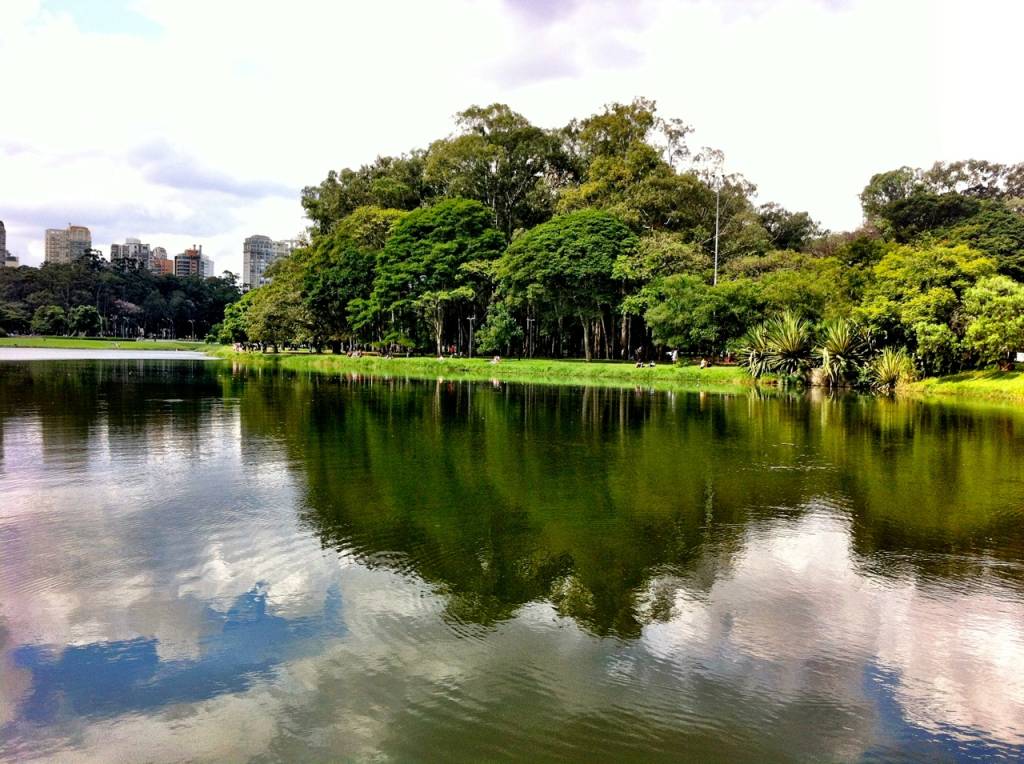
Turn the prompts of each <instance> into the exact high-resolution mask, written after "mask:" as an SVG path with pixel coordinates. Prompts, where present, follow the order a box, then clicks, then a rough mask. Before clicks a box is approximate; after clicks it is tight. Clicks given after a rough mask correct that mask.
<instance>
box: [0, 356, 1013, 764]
mask: <svg viewBox="0 0 1024 764" xmlns="http://www.w3.org/2000/svg"><path fill="white" fill-rule="evenodd" d="M505 758H507V759H529V760H548V759H579V760H591V761H592V760H595V759H601V760H607V759H634V760H680V759H692V760H701V761H714V760H728V761H744V760H746V761H768V760H803V761H821V760H829V761H860V760H885V761H890V760H901V759H903V760H921V761H924V760H927V761H943V760H991V759H1000V758H1001V759H1005V760H1008V761H1014V760H1021V759H1022V758H1024V412H1018V411H1015V410H1013V409H1011V408H974V407H966V406H955V405H937V404H925V403H920V402H906V401H902V402H894V401H890V400H872V399H867V398H859V397H847V398H841V399H837V400H829V399H827V398H814V397H765V396H763V395H759V394H757V393H753V392H746V391H744V392H738V393H737V394H734V395H710V394H698V393H693V394H682V393H679V394H667V393H650V392H646V391H642V390H614V389H590V390H578V389H573V388H550V387H530V386H515V385H504V384H486V383H485V384H464V383H461V384H450V383H444V382H438V383H434V382H430V383H425V382H408V381H401V380H390V381H389V380H381V379H355V378H351V377H341V378H330V377H314V378H307V377H299V376H288V375H281V374H273V373H270V372H266V371H264V372H260V371H259V370H252V369H250V370H245V369H239V368H232V367H231V366H230V365H227V364H224V363H209V362H201V361H188V360H173V361H169V360H161V361H152V360H151V361H142V360H113V361H32V362H10V361H8V362H4V363H0V759H4V760H12V761H34V760H61V761H68V760H79V759H81V760H94V761H138V760H146V761H177V760H216V761H225V760H230V761H235V760H247V759H255V760H259V761H279V760H285V761H291V760H331V759H335V760H336V759H356V760H361V759H385V760H399V761H410V760H442V759H443V760H465V761H478V760H493V759H505Z"/></svg>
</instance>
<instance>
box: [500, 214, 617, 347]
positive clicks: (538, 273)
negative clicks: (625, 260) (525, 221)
mask: <svg viewBox="0 0 1024 764" xmlns="http://www.w3.org/2000/svg"><path fill="white" fill-rule="evenodd" d="M636 246H637V239H636V237H635V236H634V235H633V234H632V233H631V232H630V231H629V229H628V228H627V227H626V226H625V225H623V224H622V223H621V222H620V221H619V220H618V219H617V218H615V217H614V216H612V215H610V214H608V213H606V212H598V211H596V210H582V211H580V212H573V213H569V214H567V215H560V216H558V217H555V218H552V219H551V220H550V221H548V222H547V223H542V224H541V225H539V226H537V227H536V228H533V229H531V230H530V231H527V232H526V233H524V234H523V235H522V236H520V237H518V238H517V239H515V240H514V241H513V242H512V244H511V245H509V248H508V250H507V251H506V253H505V255H504V257H503V258H502V259H501V261H500V262H499V263H498V266H497V270H496V276H497V279H498V282H499V284H500V290H501V292H502V294H503V295H504V296H505V298H506V299H507V300H509V301H510V303H511V304H512V305H514V306H527V307H528V308H529V309H530V310H531V311H532V312H534V313H535V314H539V315H541V317H542V318H543V319H544V320H546V321H550V322H554V323H556V324H557V325H558V326H559V327H560V328H563V327H564V324H565V322H566V320H569V319H576V320H577V321H579V325H580V326H581V328H582V331H583V344H584V353H585V355H586V357H587V359H588V360H589V359H590V357H591V352H592V351H591V342H590V333H591V321H592V320H594V319H597V318H600V317H601V316H603V315H604V314H605V312H607V311H609V310H610V309H612V308H613V307H614V306H615V304H616V302H617V300H618V297H619V294H618V288H617V286H618V285H617V284H616V282H615V280H614V278H613V277H612V268H613V266H614V264H615V262H616V261H617V260H618V259H619V258H620V257H623V256H626V257H628V256H629V255H630V253H631V252H632V251H633V249H635V247H636Z"/></svg>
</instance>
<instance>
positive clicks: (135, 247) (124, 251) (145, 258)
mask: <svg viewBox="0 0 1024 764" xmlns="http://www.w3.org/2000/svg"><path fill="white" fill-rule="evenodd" d="M158 249H159V247H158ZM152 258H153V254H152V252H151V251H150V248H149V245H148V244H143V243H142V242H141V241H139V240H138V239H125V240H124V244H111V245H110V262H111V263H112V264H113V265H115V266H116V267H118V268H123V269H125V270H143V269H152Z"/></svg>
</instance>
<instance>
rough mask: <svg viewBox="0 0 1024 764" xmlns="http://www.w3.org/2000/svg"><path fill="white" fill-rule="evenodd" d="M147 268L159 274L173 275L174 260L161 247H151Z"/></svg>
mask: <svg viewBox="0 0 1024 764" xmlns="http://www.w3.org/2000/svg"><path fill="white" fill-rule="evenodd" d="M149 269H150V270H151V271H152V272H153V273H158V274H161V275H170V276H173V275H174V260H172V259H171V258H169V257H168V256H167V250H166V249H164V248H163V247H153V251H152V253H151V254H150V258H149Z"/></svg>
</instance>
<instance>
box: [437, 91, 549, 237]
mask: <svg viewBox="0 0 1024 764" xmlns="http://www.w3.org/2000/svg"><path fill="white" fill-rule="evenodd" d="M457 120H458V125H459V127H460V129H461V134H459V135H457V136H455V137H453V138H445V139H442V140H439V141H435V142H434V143H433V144H431V146H430V150H429V151H428V152H427V160H426V165H425V168H424V179H425V180H426V182H427V183H428V184H430V186H431V187H432V188H433V189H435V190H436V191H437V192H438V193H439V194H441V195H443V196H448V197H463V198H466V199H475V200H477V201H479V202H481V203H483V204H484V205H486V206H487V207H488V208H489V209H490V210H491V211H492V214H493V216H494V219H493V224H494V226H495V227H496V228H497V229H498V230H500V231H501V232H502V233H503V234H504V235H505V237H506V238H507V239H511V238H512V234H513V232H514V231H515V230H516V229H520V228H528V227H530V226H533V225H536V224H537V223H541V222H543V221H544V220H546V219H547V218H548V217H550V216H551V211H552V208H553V203H554V188H553V185H552V182H551V179H552V178H554V177H557V175H558V173H559V172H560V171H561V170H563V169H564V168H565V167H566V166H567V162H568V158H567V157H566V156H565V153H564V150H563V148H562V146H561V143H560V142H559V140H558V139H557V137H556V136H554V135H552V134H550V133H547V132H545V131H544V130H541V129H540V128H538V127H534V126H533V125H531V124H530V122H529V121H528V120H527V119H526V118H525V117H523V116H522V115H521V114H518V113H516V112H514V111H512V110H511V109H510V108H509V107H508V106H506V105H504V104H497V103H496V104H491V105H490V106H486V107H480V106H471V107H470V108H469V109H466V110H465V111H463V112H461V113H460V114H459V115H458V117H457Z"/></svg>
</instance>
